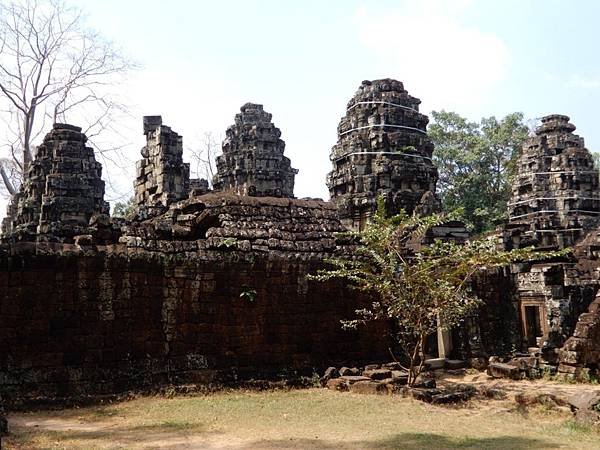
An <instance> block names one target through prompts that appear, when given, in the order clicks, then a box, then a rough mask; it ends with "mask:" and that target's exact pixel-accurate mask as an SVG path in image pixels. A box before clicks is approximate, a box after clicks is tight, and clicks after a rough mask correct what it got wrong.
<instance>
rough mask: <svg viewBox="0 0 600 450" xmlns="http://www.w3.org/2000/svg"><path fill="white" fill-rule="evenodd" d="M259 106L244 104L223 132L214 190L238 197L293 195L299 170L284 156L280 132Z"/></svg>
mask: <svg viewBox="0 0 600 450" xmlns="http://www.w3.org/2000/svg"><path fill="white" fill-rule="evenodd" d="M271 119H272V115H271V114H269V113H267V112H265V111H264V110H263V106H262V105H257V104H255V103H246V104H245V105H244V106H242V107H241V112H240V113H239V114H236V116H235V124H233V125H231V126H230V127H229V128H228V129H227V132H226V137H225V140H224V141H223V154H222V155H220V156H218V157H217V174H216V175H215V177H214V180H213V187H214V189H215V190H227V189H232V190H234V191H235V192H236V193H237V194H240V195H253V196H259V197H290V198H292V197H293V196H294V179H295V176H296V174H297V173H298V170H296V169H293V168H292V167H291V162H290V159H289V158H287V157H285V156H284V155H283V152H284V150H285V142H284V141H283V140H282V139H281V131H280V130H279V128H277V127H276V126H275V125H273V123H272V122H271Z"/></svg>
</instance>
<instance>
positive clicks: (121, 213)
mask: <svg viewBox="0 0 600 450" xmlns="http://www.w3.org/2000/svg"><path fill="white" fill-rule="evenodd" d="M134 213H135V199H134V198H133V197H130V198H129V199H128V200H127V201H125V202H117V203H115V207H114V209H113V214H112V215H113V217H122V218H124V219H130V218H131V217H132V216H133V214H134Z"/></svg>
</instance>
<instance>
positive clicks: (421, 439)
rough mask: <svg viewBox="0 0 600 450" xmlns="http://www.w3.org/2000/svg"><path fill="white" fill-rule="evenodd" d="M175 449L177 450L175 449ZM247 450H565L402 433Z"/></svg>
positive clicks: (521, 441)
mask: <svg viewBox="0 0 600 450" xmlns="http://www.w3.org/2000/svg"><path fill="white" fill-rule="evenodd" d="M172 448H174V447H172ZM246 448H248V449H250V448H252V449H292V448H294V449H299V448H302V449H323V450H328V449H339V448H352V449H355V448H361V449H403V450H423V449H436V450H446V449H457V448H458V449H473V450H475V449H477V450H480V449H486V450H493V449H498V450H500V449H502V450H522V449H534V450H536V449H540V450H541V449H552V448H561V446H560V445H558V444H554V443H552V442H548V441H546V440H541V439H533V438H525V437H517V436H499V437H490V438H462V439H461V438H451V437H448V436H444V435H440V434H433V433H400V434H397V435H395V436H393V437H391V438H389V439H381V440H371V441H369V440H365V441H353V442H345V443H340V442H332V441H326V440H320V439H293V440H291V439H290V440H285V439H280V440H261V441H256V442H254V443H252V444H249V445H248V446H247V447H246Z"/></svg>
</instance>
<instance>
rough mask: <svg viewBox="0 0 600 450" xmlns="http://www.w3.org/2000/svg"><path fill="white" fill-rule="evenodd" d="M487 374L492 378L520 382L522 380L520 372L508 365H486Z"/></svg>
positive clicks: (494, 363) (496, 363)
mask: <svg viewBox="0 0 600 450" xmlns="http://www.w3.org/2000/svg"><path fill="white" fill-rule="evenodd" d="M488 374H489V375H490V376H492V377H494V378H510V379H511V380H520V379H521V378H522V375H521V370H519V368H518V367H516V366H512V365H510V364H505V363H500V362H493V363H490V364H489V365H488Z"/></svg>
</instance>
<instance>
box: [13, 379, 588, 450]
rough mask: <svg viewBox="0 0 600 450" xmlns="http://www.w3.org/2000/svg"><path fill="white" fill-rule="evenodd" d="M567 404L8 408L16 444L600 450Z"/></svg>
mask: <svg viewBox="0 0 600 450" xmlns="http://www.w3.org/2000/svg"><path fill="white" fill-rule="evenodd" d="M568 419H569V416H568V415H565V414H564V413H563V412H561V411H548V410H545V409H543V408H532V409H528V410H526V411H524V412H519V411H517V410H516V409H515V408H514V404H510V403H508V402H504V401H498V400H478V401H476V402H472V403H469V404H467V405H463V406H460V407H439V406H432V405H427V404H423V403H420V402H416V401H414V400H410V399H403V398H400V397H398V396H385V395H383V396H379V395H358V394H350V393H338V392H332V391H328V390H322V389H307V390H295V391H270V392H245V391H230V392H222V393H216V394H211V395H201V396H191V397H175V398H164V397H147V398H139V399H136V400H132V401H127V402H122V403H116V404H112V405H106V406H99V407H91V408H81V409H67V410H62V411H44V412H32V413H19V414H12V415H11V416H10V417H9V422H10V425H11V427H12V431H13V435H12V436H11V437H10V438H9V439H8V441H7V442H6V444H7V446H6V448H15V449H86V450H87V449H142V448H144V449H146V448H157V449H158V448H159V449H196V448H198V449H201V448H202V449H204V448H208V449H223V448H231V449H281V448H283V449H287V448H295V449H305V448H313V449H337V448H347V449H359V448H360V449H364V448H374V449H385V448H403V449H408V450H413V449H423V448H435V449H456V448H460V449H482V448H483V449H524V448H528V449H552V448H573V449H595V448H598V444H597V442H598V439H599V438H600V435H599V434H597V433H596V432H594V431H593V430H591V429H587V428H581V427H576V426H573V425H571V424H569V422H568Z"/></svg>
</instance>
